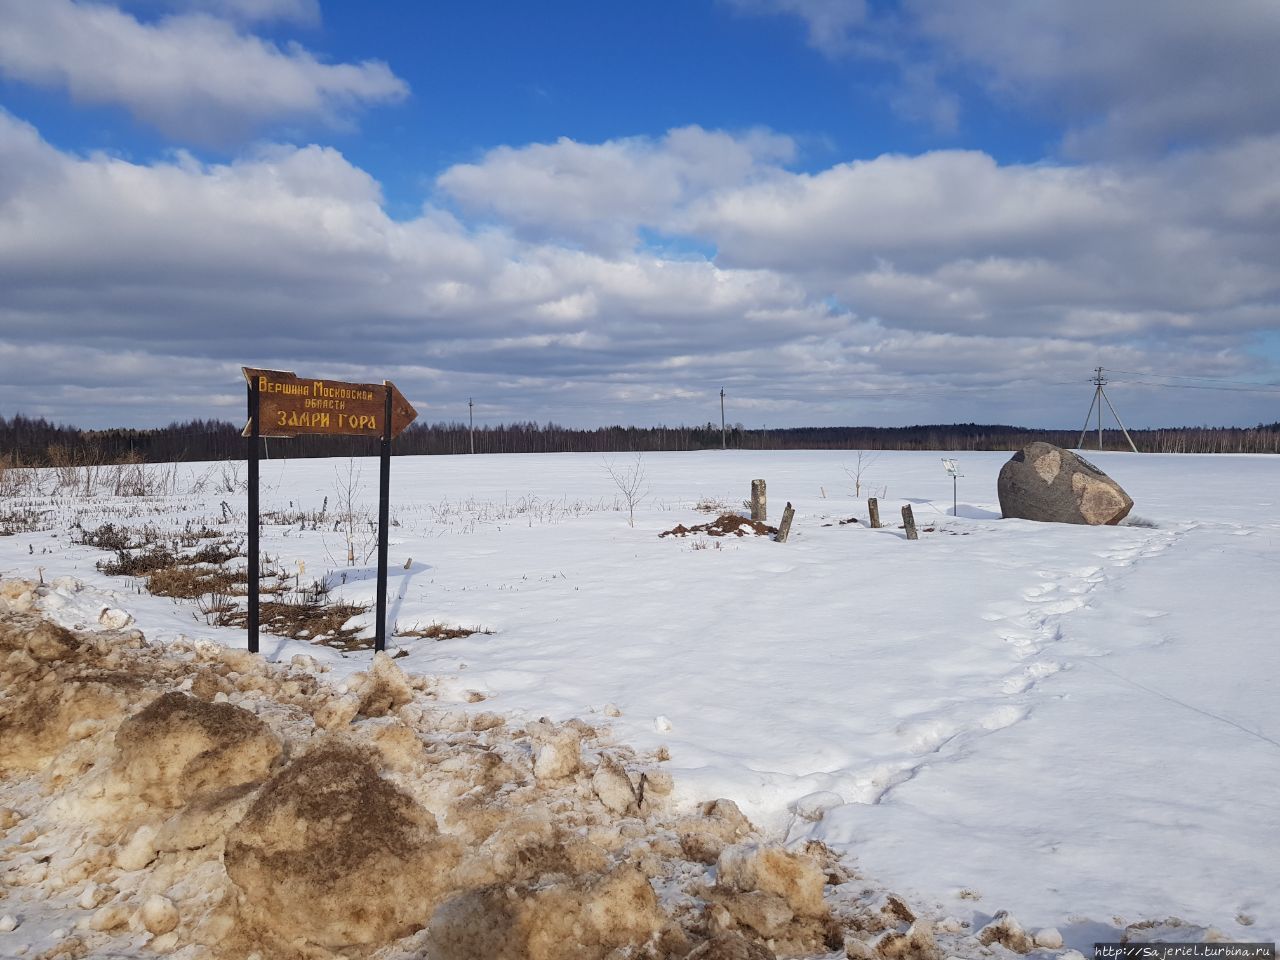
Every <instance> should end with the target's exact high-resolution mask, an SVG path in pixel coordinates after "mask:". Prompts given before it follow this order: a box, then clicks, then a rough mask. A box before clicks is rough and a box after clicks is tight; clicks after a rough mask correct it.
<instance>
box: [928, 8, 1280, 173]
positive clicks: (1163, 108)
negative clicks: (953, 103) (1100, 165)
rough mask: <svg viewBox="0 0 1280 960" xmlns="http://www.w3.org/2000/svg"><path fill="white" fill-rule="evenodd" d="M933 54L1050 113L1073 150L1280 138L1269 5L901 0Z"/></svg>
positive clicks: (1276, 39)
mask: <svg viewBox="0 0 1280 960" xmlns="http://www.w3.org/2000/svg"><path fill="white" fill-rule="evenodd" d="M909 6H910V10H911V13H912V16H913V17H914V18H915V20H916V23H917V24H918V28H919V30H920V31H921V32H922V34H923V35H925V36H926V37H928V38H930V39H931V40H933V41H934V42H935V43H936V44H938V46H939V48H940V50H941V55H942V56H943V57H945V58H948V59H950V60H952V61H953V62H957V63H961V64H964V65H967V66H970V67H972V68H975V69H976V70H977V71H978V73H979V74H980V76H982V77H983V78H984V79H985V80H986V81H987V83H988V84H989V85H990V87H991V88H992V89H993V90H995V91H996V92H997V93H999V94H1000V95H1002V96H1005V97H1008V98H1010V99H1013V100H1019V101H1022V102H1024V103H1030V104H1032V105H1034V106H1035V107H1036V108H1038V109H1042V108H1045V107H1048V108H1050V109H1055V110H1060V111H1061V112H1062V113H1063V114H1064V117H1063V118H1064V119H1065V120H1066V122H1067V123H1068V125H1069V129H1068V133H1067V139H1066V144H1067V147H1068V149H1069V150H1071V151H1074V152H1079V153H1088V154H1097V153H1115V152H1117V151H1123V152H1132V151H1141V152H1149V151H1152V150H1157V151H1160V150H1164V149H1167V148H1170V147H1180V146H1184V145H1185V144H1187V143H1191V142H1201V143H1203V142H1206V141H1214V142H1222V141H1229V140H1234V139H1238V138H1240V137H1244V136H1250V135H1254V134H1269V133H1274V132H1277V131H1280V102H1277V99H1276V98H1275V97H1274V96H1273V95H1272V91H1273V89H1274V77H1275V65H1276V63H1277V62H1280V6H1277V5H1276V4H1275V3H1273V2H1271V0H1239V2H1235V3H1229V4H1210V3H1202V2H1199V0H1146V2H1136V3H1135V2H1130V3H1113V2H1109V0H1054V2H1046V3H1033V4H1028V3H1022V2H1019V0H945V2H942V3H937V2H931V0H930V2H925V0H909Z"/></svg>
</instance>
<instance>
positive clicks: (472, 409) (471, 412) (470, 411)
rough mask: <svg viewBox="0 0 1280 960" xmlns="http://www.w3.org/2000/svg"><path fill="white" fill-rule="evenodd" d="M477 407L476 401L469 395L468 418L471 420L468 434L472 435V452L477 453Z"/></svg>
mask: <svg viewBox="0 0 1280 960" xmlns="http://www.w3.org/2000/svg"><path fill="white" fill-rule="evenodd" d="M475 407H476V405H475V402H474V401H472V399H471V398H470V397H467V420H468V422H469V427H468V429H467V433H468V434H469V435H470V437H471V452H472V453H475V452H476V410H475Z"/></svg>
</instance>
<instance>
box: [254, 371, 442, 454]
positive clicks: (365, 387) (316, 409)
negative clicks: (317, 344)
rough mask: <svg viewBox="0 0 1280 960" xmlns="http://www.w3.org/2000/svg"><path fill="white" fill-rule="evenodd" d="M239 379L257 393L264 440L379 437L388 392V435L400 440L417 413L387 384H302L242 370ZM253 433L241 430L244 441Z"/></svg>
mask: <svg viewBox="0 0 1280 960" xmlns="http://www.w3.org/2000/svg"><path fill="white" fill-rule="evenodd" d="M242 369H243V370H244V378H245V380H247V381H248V382H249V385H250V386H251V387H254V386H256V387H257V388H258V417H259V421H260V422H259V427H258V432H259V434H260V435H261V436H264V437H298V436H302V435H304V434H322V435H330V436H336V435H354V436H360V437H381V436H383V430H384V428H385V423H384V421H385V419H386V403H387V391H388V390H389V391H391V433H390V434H389V435H390V436H392V437H396V436H399V434H400V432H401V431H402V430H404V428H405V427H407V426H408V425H409V424H411V423H413V421H414V420H416V419H417V417H418V411H417V410H415V409H413V406H412V404H410V403H409V401H408V400H406V399H405V398H404V394H402V393H401V392H400V391H399V390H397V389H396V385H395V384H394V383H392V382H391V381H390V380H387V381H386V382H384V383H346V382H344V381H341V380H314V379H313V380H304V379H302V378H301V377H299V376H297V375H296V374H294V373H291V372H286V371H284V370H258V369H255V368H253V367H243V368H242ZM252 431H253V423H252V422H250V423H248V424H246V425H245V428H244V436H246V437H247V436H249V435H250V434H251V433H252Z"/></svg>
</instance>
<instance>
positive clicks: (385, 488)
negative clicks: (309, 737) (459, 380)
mask: <svg viewBox="0 0 1280 960" xmlns="http://www.w3.org/2000/svg"><path fill="white" fill-rule="evenodd" d="M381 452H382V456H381V461H382V462H381V464H380V465H379V467H380V469H379V471H378V625H377V628H376V630H377V632H376V633H375V634H374V639H373V649H374V650H385V649H387V515H388V513H389V506H390V503H391V384H387V403H386V407H385V409H384V410H383V414H382V451H381Z"/></svg>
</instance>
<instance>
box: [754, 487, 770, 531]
mask: <svg viewBox="0 0 1280 960" xmlns="http://www.w3.org/2000/svg"><path fill="white" fill-rule="evenodd" d="M768 512H769V511H768V504H767V502H766V497H765V492H764V481H763V480H752V481H751V519H752V520H759V521H760V522H761V523H764V521H765V520H766V519H768V516H767V515H768Z"/></svg>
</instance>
